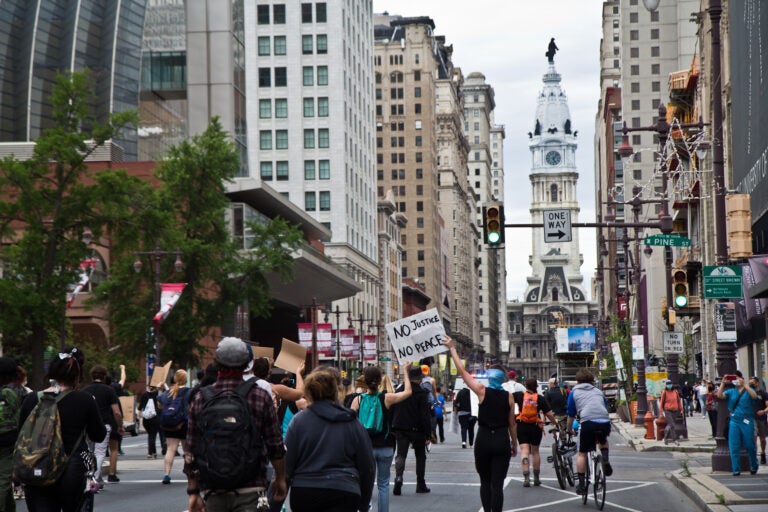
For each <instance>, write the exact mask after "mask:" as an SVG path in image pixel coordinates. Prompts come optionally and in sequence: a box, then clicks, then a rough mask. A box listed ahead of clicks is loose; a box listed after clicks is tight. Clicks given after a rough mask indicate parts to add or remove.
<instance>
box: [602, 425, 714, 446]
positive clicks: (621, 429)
mask: <svg viewBox="0 0 768 512" xmlns="http://www.w3.org/2000/svg"><path fill="white" fill-rule="evenodd" d="M613 428H614V430H615V431H617V432H618V433H619V434H620V435H621V437H622V438H624V440H625V441H626V442H627V445H628V446H630V447H631V448H632V449H633V450H635V451H637V452H683V453H712V452H713V451H715V445H714V444H706V445H701V444H692V445H688V446H669V445H663V444H658V445H656V444H654V445H646V444H645V443H644V442H643V441H645V439H644V438H642V439H637V440H636V438H635V436H633V435H632V433H631V432H630V431H629V430H628V429H627V428H626V427H625V426H624V425H623V424H622V422H614V424H613ZM648 441H652V440H650V439H649V440H648ZM656 442H659V441H656ZM684 442H685V443H688V442H689V441H684Z"/></svg>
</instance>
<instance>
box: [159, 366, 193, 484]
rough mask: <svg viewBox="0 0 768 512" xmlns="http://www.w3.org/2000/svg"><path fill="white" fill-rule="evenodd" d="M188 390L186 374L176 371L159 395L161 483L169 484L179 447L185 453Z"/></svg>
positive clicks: (183, 371) (182, 371)
mask: <svg viewBox="0 0 768 512" xmlns="http://www.w3.org/2000/svg"><path fill="white" fill-rule="evenodd" d="M188 398H189V388H188V387H187V372H186V371H185V370H176V373H174V374H173V385H172V386H171V388H170V389H169V390H168V391H166V392H165V393H163V394H162V395H160V399H159V403H160V428H161V429H162V430H163V432H165V443H166V451H165V458H164V469H165V474H164V475H163V480H162V483H163V484H165V485H169V484H170V483H171V469H173V459H174V458H175V457H176V456H177V455H178V453H177V450H178V448H179V445H181V450H182V455H184V454H186V452H187V441H186V439H187V407H188Z"/></svg>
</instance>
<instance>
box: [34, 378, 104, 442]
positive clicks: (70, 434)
mask: <svg viewBox="0 0 768 512" xmlns="http://www.w3.org/2000/svg"><path fill="white" fill-rule="evenodd" d="M37 402H38V400H37V393H30V394H28V395H27V396H26V398H24V402H22V404H21V413H20V418H19V425H21V424H23V423H24V420H26V419H27V416H29V414H30V413H31V412H32V409H34V408H35V406H36V405H37ZM58 407H59V418H60V420H61V439H62V441H63V442H64V451H66V452H67V453H72V449H73V448H74V445H75V442H77V439H78V438H79V437H80V434H81V433H82V432H83V429H85V434H86V435H87V436H88V438H89V439H90V440H91V441H94V442H97V443H98V442H100V441H103V440H104V436H106V435H107V429H106V428H105V427H104V422H103V421H102V419H101V415H100V414H99V409H98V407H97V406H96V401H95V400H94V399H93V396H92V395H90V394H88V393H84V392H82V391H70V392H69V393H68V394H67V395H66V396H65V397H64V398H62V399H61V401H60V402H59V405H58ZM85 447H86V445H85V438H83V441H82V443H81V446H80V448H81V449H85Z"/></svg>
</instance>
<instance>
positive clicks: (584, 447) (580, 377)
mask: <svg viewBox="0 0 768 512" xmlns="http://www.w3.org/2000/svg"><path fill="white" fill-rule="evenodd" d="M594 381H595V377H594V376H593V375H592V373H591V372H590V371H589V370H587V369H585V368H582V369H580V370H579V371H577V372H576V385H575V386H574V387H573V390H572V391H571V394H570V395H568V405H567V408H566V413H567V414H568V432H569V433H571V434H573V433H574V431H573V421H574V419H575V418H576V417H578V418H579V423H580V426H579V437H578V443H579V453H578V456H577V458H576V472H577V473H578V477H579V485H578V486H576V494H579V495H583V494H585V493H586V490H587V488H586V485H585V478H586V469H587V453H588V452H590V451H592V450H594V449H595V444H596V443H598V444H599V445H600V454H601V455H602V457H603V461H604V463H605V466H604V468H605V476H611V474H613V468H612V467H611V464H610V462H609V459H608V436H609V435H610V433H611V419H610V417H609V416H608V407H607V403H606V401H605V395H603V392H602V391H600V390H599V389H597V388H596V387H595V386H594V384H593V383H594Z"/></svg>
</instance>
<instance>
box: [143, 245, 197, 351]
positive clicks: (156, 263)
mask: <svg viewBox="0 0 768 512" xmlns="http://www.w3.org/2000/svg"><path fill="white" fill-rule="evenodd" d="M133 254H134V255H135V256H136V261H134V263H133V270H134V271H135V272H136V273H137V274H140V273H141V270H142V268H143V267H144V265H143V263H142V262H141V258H140V257H141V256H150V257H151V258H152V262H153V267H152V268H153V271H154V277H155V282H154V290H153V305H154V308H155V312H157V311H159V310H160V299H161V296H162V283H161V282H160V273H161V267H160V262H161V260H162V258H163V257H164V256H168V255H172V256H176V261H174V263H173V270H174V271H175V272H176V273H179V272H181V271H182V269H183V268H184V263H183V262H182V261H181V251H178V250H177V251H164V250H161V249H160V246H159V245H158V246H155V250H154V251H133ZM153 338H154V342H155V357H156V360H157V363H159V362H160V332H159V329H154V328H153Z"/></svg>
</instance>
